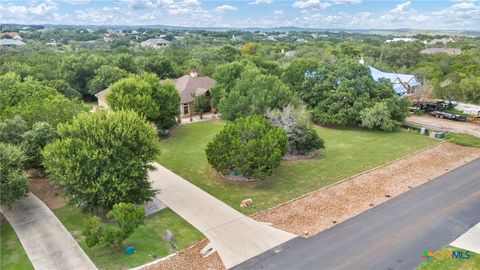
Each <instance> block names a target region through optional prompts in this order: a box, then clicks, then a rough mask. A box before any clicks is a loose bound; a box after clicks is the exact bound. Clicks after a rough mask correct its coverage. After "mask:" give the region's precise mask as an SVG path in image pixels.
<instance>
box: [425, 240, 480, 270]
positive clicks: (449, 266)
mask: <svg viewBox="0 0 480 270" xmlns="http://www.w3.org/2000/svg"><path fill="white" fill-rule="evenodd" d="M443 250H447V251H449V252H451V251H453V250H455V251H459V250H461V249H458V248H455V247H451V246H447V247H445V248H443V249H442V251H443ZM470 256H471V257H470V258H469V259H443V260H438V259H435V258H433V259H432V260H431V261H429V262H424V263H422V264H421V265H420V266H419V267H417V269H416V270H440V269H441V270H459V269H462V270H477V269H480V255H479V254H477V253H474V252H470Z"/></svg>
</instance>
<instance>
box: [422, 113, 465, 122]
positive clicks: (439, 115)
mask: <svg viewBox="0 0 480 270" xmlns="http://www.w3.org/2000/svg"><path fill="white" fill-rule="evenodd" d="M430 115H432V116H434V117H436V118H442V119H449V120H454V121H461V122H467V117H465V116H464V115H461V114H454V113H449V112H441V111H433V112H430Z"/></svg>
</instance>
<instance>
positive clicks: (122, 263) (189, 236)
mask: <svg viewBox="0 0 480 270" xmlns="http://www.w3.org/2000/svg"><path fill="white" fill-rule="evenodd" d="M53 212H54V213H55V215H56V216H57V217H58V218H59V219H60V221H61V222H62V223H63V225H65V227H66V228H67V229H68V230H69V231H70V233H71V234H72V235H73V237H75V239H76V240H77V241H78V242H79V243H80V246H81V247H82V248H83V250H84V251H85V252H86V253H87V255H88V256H89V257H90V259H91V260H92V261H93V262H94V263H95V264H96V265H97V267H98V268H99V269H115V270H117V269H129V268H131V267H135V266H140V265H142V264H145V263H148V262H150V261H152V260H155V259H158V258H162V257H164V256H167V255H168V254H170V253H173V252H174V251H173V250H171V249H170V244H168V243H167V242H166V241H164V240H163V233H164V232H165V230H167V229H169V230H171V231H172V232H173V234H174V235H175V237H176V241H175V243H174V244H175V245H176V246H177V249H178V250H183V249H185V248H187V247H188V246H190V245H192V244H194V243H196V242H197V241H199V240H201V239H203V238H204V236H203V235H202V234H201V233H200V232H199V231H197V230H196V229H195V228H193V227H192V226H191V225H190V224H188V223H187V222H186V221H185V220H183V219H182V218H181V217H179V216H178V215H177V214H175V213H174V212H172V211H171V210H169V209H165V210H162V211H160V212H158V213H156V214H154V215H152V216H151V217H148V218H147V219H146V221H145V225H142V226H140V227H139V228H138V229H137V230H136V231H135V232H134V233H133V234H132V236H130V237H129V238H128V239H127V240H126V241H125V245H128V244H133V245H135V246H136V247H137V252H136V253H135V254H132V255H125V254H124V253H123V250H116V249H111V248H106V247H101V246H96V247H93V248H89V247H87V246H86V245H85V242H84V237H83V234H82V225H83V222H84V220H85V218H86V215H85V214H83V213H82V212H81V211H80V209H79V208H75V207H71V206H66V207H62V208H59V209H55V210H53ZM0 245H1V264H0V266H1V267H0V269H2V270H29V269H33V267H32V265H31V263H30V261H29V259H28V257H27V254H26V253H25V251H24V249H23V247H22V244H21V243H20V240H18V237H17V235H16V234H15V232H14V231H13V229H12V227H11V226H10V224H8V222H3V223H2V226H1V243H0Z"/></svg>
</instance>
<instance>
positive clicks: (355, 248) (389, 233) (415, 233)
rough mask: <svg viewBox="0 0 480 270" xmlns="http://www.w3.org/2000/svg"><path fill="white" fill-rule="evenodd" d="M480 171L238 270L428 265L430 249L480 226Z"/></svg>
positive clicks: (474, 168)
mask: <svg viewBox="0 0 480 270" xmlns="http://www.w3.org/2000/svg"><path fill="white" fill-rule="evenodd" d="M479 168H480V159H477V160H476V161H473V162H470V163H468V164H466V165H464V166H463V167H460V168H458V169H456V170H453V171H450V172H448V173H447V174H444V175H442V176H440V177H438V178H436V179H435V180H432V181H430V182H428V183H426V184H423V185H421V186H419V187H417V188H414V189H412V190H410V191H408V192H406V193H403V194H402V195H400V196H398V197H395V198H393V199H391V200H389V201H387V202H385V203H382V204H380V205H379V206H377V207H373V208H371V209H369V210H367V211H365V212H364V213H362V214H360V215H358V216H355V217H353V218H351V219H349V220H347V221H344V222H342V223H340V224H338V225H336V226H334V227H332V228H330V229H328V230H326V231H323V232H321V233H319V234H317V235H315V236H313V237H311V238H308V239H303V238H296V239H293V240H291V241H289V242H286V243H285V244H282V245H280V246H279V247H277V248H275V249H273V250H270V251H268V252H266V253H264V254H262V255H260V256H257V257H255V258H253V259H251V260H249V261H247V262H245V263H243V264H241V265H238V266H237V267H235V269H237V270H246V269H259V270H260V269H261V270H268V269H272V270H283V269H285V270H287V269H288V270H295V269H298V270H303V269H322V270H327V269H337V270H340V269H342V270H343V269H344V270H350V269H362V270H363V269H384V270H387V269H395V270H404V269H405V270H407V269H415V268H416V267H417V266H418V265H419V264H421V263H422V262H423V261H425V259H424V258H422V254H423V251H424V250H429V251H434V250H438V249H440V248H442V247H444V246H446V245H448V244H450V243H451V242H452V241H453V240H455V239H457V238H458V237H459V236H460V235H462V234H463V233H465V232H466V231H467V230H469V229H470V228H471V227H473V226H474V225H475V224H477V223H478V222H480V211H478V209H480V181H479V179H480V170H479ZM473 232H475V231H473ZM469 242H470V241H469ZM454 244H455V243H454ZM465 248H467V247H466V246H465Z"/></svg>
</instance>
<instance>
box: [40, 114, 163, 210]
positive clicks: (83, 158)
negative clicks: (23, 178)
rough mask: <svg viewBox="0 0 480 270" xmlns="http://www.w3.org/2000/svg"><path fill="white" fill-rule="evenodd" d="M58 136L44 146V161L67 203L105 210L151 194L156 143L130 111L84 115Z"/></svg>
mask: <svg viewBox="0 0 480 270" xmlns="http://www.w3.org/2000/svg"><path fill="white" fill-rule="evenodd" d="M57 131H58V136H59V138H58V139H57V140H56V141H54V142H52V143H50V144H48V145H47V146H46V147H45V149H44V151H43V160H44V164H45V167H46V169H47V171H48V172H49V173H50V175H51V179H52V180H53V181H55V182H56V183H57V184H59V185H61V186H63V187H64V192H65V195H66V196H67V197H68V198H69V199H70V201H71V202H73V203H75V204H79V205H80V206H81V207H83V208H85V209H87V210H95V209H105V210H109V209H111V208H112V207H113V205H115V204H117V203H120V202H129V203H143V202H145V201H147V200H149V199H150V198H151V197H152V196H153V195H154V190H152V188H151V186H150V182H149V181H148V179H147V174H148V170H149V169H150V165H149V162H151V161H153V160H154V159H155V157H156V156H157V155H158V154H159V142H158V139H157V132H156V130H155V129H154V128H153V126H152V125H151V124H150V123H148V122H147V121H146V120H145V118H143V117H141V116H139V115H138V114H137V113H135V112H133V111H116V112H106V111H102V112H98V113H94V114H87V113H84V114H80V115H78V116H77V117H76V118H75V119H74V120H73V121H72V122H71V123H67V124H61V125H59V127H58V129H57Z"/></svg>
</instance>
